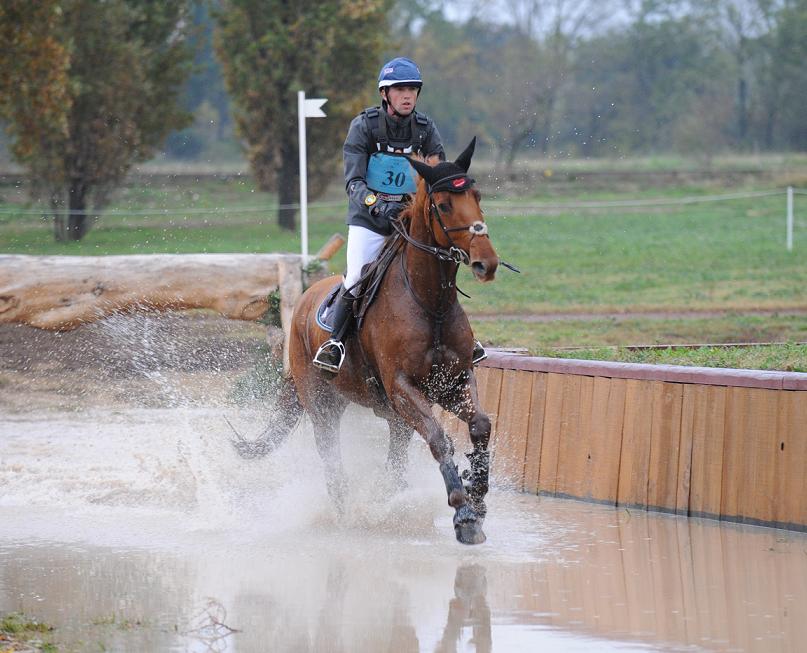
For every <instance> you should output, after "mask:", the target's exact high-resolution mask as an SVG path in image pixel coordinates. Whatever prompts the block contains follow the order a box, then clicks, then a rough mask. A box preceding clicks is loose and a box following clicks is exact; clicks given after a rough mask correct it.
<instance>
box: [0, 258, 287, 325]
mask: <svg viewBox="0 0 807 653" xmlns="http://www.w3.org/2000/svg"><path fill="white" fill-rule="evenodd" d="M273 292H279V295H280V314H281V321H282V323H283V329H284V331H285V332H286V333H287V334H288V330H289V322H290V319H291V311H292V307H293V306H294V302H295V301H296V300H297V298H298V297H299V296H300V294H301V292H302V257H300V256H298V255H293V254H147V255H137V256H24V255H0V322H5V323H13V322H18V323H22V324H28V325H31V326H34V327H39V328H41V329H51V330H69V329H75V328H76V327H78V326H80V325H82V324H86V323H88V322H94V321H96V320H99V319H101V318H103V317H105V316H107V315H111V314H114V313H121V312H127V311H135V310H157V311H161V310H185V309H195V308H206V309H211V310H214V311H216V312H218V313H220V314H221V315H224V316H226V317H228V318H233V319H238V320H255V319H257V318H259V317H261V316H262V315H263V314H264V313H266V311H267V309H268V308H269V294H270V293H273Z"/></svg>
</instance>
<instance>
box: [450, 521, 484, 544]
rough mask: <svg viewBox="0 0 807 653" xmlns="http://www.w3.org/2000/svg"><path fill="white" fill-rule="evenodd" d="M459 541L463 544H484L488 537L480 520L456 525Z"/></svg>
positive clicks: (455, 530) (455, 529)
mask: <svg viewBox="0 0 807 653" xmlns="http://www.w3.org/2000/svg"><path fill="white" fill-rule="evenodd" d="M454 532H455V533H456V534H457V541H458V542H461V543H462V544H482V542H484V541H485V540H486V539H487V538H486V537H485V533H484V532H483V531H482V525H481V524H479V523H478V522H463V523H462V524H457V525H456V526H454Z"/></svg>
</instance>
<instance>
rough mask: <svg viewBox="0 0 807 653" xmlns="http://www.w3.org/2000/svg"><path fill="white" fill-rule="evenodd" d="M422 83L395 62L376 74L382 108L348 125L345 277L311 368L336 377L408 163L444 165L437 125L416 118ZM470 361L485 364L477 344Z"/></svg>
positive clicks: (406, 180)
mask: <svg viewBox="0 0 807 653" xmlns="http://www.w3.org/2000/svg"><path fill="white" fill-rule="evenodd" d="M422 86H423V80H422V79H421V76H420V70H419V69H418V67H417V64H415V62H414V61H412V60H411V59H407V58H405V57H396V58H395V59H393V60H392V61H389V62H387V63H385V64H384V65H383V66H382V67H381V71H380V72H379V75H378V91H379V94H380V95H381V106H380V107H371V108H369V109H365V110H364V111H362V112H361V113H360V114H359V115H358V116H356V117H355V118H354V119H353V121H352V122H351V123H350V129H349V130H348V134H347V138H346V139H345V144H344V147H343V150H342V158H343V161H344V167H345V183H346V190H347V195H348V198H349V200H348V215H347V224H348V241H347V271H346V272H345V278H344V282H343V284H342V287H341V288H340V289H339V294H338V297H337V298H336V299H335V300H334V302H333V304H332V306H331V308H330V310H331V311H333V318H332V325H333V331H332V332H331V338H330V339H329V340H327V341H325V342H324V343H323V344H322V346H321V347H320V348H319V349H318V350H317V353H316V355H315V356H314V361H313V363H314V365H316V366H317V367H320V368H322V369H324V370H328V371H330V372H334V373H335V372H338V371H339V368H340V367H341V366H342V363H343V362H344V359H345V347H344V345H343V344H342V341H343V340H344V338H345V336H346V334H347V330H348V328H349V326H350V322H351V320H350V318H351V317H352V316H353V301H354V300H355V297H354V295H353V294H352V291H353V290H354V287H355V286H356V284H357V282H358V281H359V278H360V276H361V271H362V267H363V266H364V265H365V264H367V263H369V262H371V261H373V260H374V259H375V258H376V256H377V255H378V253H379V251H380V250H381V247H382V245H383V244H384V240H385V238H386V237H387V236H389V235H390V234H391V233H392V225H391V223H390V221H391V220H393V219H394V218H396V217H397V216H398V213H400V211H401V209H402V207H403V202H404V200H405V199H406V197H407V195H409V194H414V193H415V191H416V190H417V186H416V183H415V177H414V171H413V170H412V167H411V166H410V165H409V162H408V161H407V160H406V158H405V157H406V156H409V155H412V154H419V155H421V156H423V157H427V156H437V157H438V158H439V159H440V160H441V161H444V160H445V152H444V151H443V144H442V141H441V139H440V134H439V132H438V131H437V127H436V126H435V124H434V121H433V120H432V119H431V118H429V117H428V116H427V115H425V114H423V113H420V112H418V111H415V104H416V103H417V100H418V97H419V95H420V89H421V87H422ZM476 345H477V346H476V347H475V348H474V353H473V358H474V362H478V361H479V360H482V359H483V358H485V352H484V349H482V347H481V345H479V343H476Z"/></svg>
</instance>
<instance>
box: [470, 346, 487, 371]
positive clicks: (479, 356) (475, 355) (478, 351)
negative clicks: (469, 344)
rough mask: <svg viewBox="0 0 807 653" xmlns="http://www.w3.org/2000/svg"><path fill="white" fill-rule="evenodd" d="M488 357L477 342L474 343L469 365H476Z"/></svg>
mask: <svg viewBox="0 0 807 653" xmlns="http://www.w3.org/2000/svg"><path fill="white" fill-rule="evenodd" d="M487 357H488V352H486V351H485V348H484V347H483V346H482V343H481V342H479V341H478V340H476V341H474V350H473V351H472V352H471V363H473V364H474V365H477V364H478V363H481V362H482V361H483V360H485V359H486V358H487Z"/></svg>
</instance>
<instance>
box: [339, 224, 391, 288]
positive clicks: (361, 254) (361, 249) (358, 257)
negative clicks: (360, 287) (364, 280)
mask: <svg viewBox="0 0 807 653" xmlns="http://www.w3.org/2000/svg"><path fill="white" fill-rule="evenodd" d="M385 240H386V236H382V235H381V234H377V233H376V232H375V231H370V230H369V229H366V228H365V227H359V226H356V225H352V224H351V225H348V227H347V272H345V288H350V287H351V286H352V285H353V284H354V283H356V282H357V281H358V280H359V277H361V269H362V267H363V266H364V265H366V264H367V263H369V262H370V261H374V260H375V258H376V257H377V256H378V252H380V251H381V246H382V245H383V244H384V241H385Z"/></svg>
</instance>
